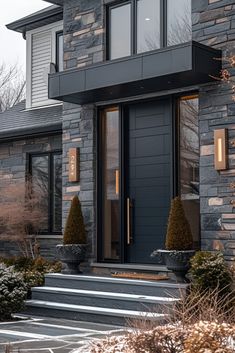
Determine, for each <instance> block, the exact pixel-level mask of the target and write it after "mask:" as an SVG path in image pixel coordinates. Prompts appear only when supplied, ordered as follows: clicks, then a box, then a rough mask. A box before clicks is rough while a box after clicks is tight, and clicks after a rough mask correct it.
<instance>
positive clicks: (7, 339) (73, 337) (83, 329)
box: [0, 317, 125, 353]
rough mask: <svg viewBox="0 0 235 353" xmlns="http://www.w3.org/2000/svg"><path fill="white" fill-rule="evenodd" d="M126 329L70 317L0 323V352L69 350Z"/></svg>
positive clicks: (55, 351)
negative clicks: (9, 347) (8, 347)
mask: <svg viewBox="0 0 235 353" xmlns="http://www.w3.org/2000/svg"><path fill="white" fill-rule="evenodd" d="M124 331H125V328H120V327H118V326H117V327H116V326H110V325H102V324H95V323H90V322H89V323H87V322H78V321H70V320H61V319H52V318H39V317H34V318H32V319H27V320H21V321H15V322H10V323H0V353H5V347H6V345H7V344H8V343H10V345H11V348H12V350H10V352H11V353H13V352H17V353H18V349H20V352H21V353H26V352H29V353H39V352H40V353H70V352H74V351H75V349H78V348H79V347H81V346H83V345H84V344H86V343H88V342H89V341H91V340H94V339H99V338H104V337H106V336H108V335H115V334H118V335H119V334H123V333H124Z"/></svg>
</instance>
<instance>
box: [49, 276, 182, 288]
mask: <svg viewBox="0 0 235 353" xmlns="http://www.w3.org/2000/svg"><path fill="white" fill-rule="evenodd" d="M46 278H56V279H73V280H77V281H88V282H89V281H92V282H102V283H120V284H131V285H137V286H153V287H164V288H176V289H186V288H187V287H188V284H185V283H174V282H170V281H150V280H139V279H138V280H137V279H127V278H117V277H115V278H113V277H108V276H107V277H105V276H102V277H101V276H89V275H64V274H62V273H50V274H47V275H46Z"/></svg>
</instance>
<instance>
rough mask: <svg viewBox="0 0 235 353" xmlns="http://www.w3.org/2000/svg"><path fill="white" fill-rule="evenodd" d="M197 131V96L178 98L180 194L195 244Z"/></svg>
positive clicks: (196, 239)
mask: <svg viewBox="0 0 235 353" xmlns="http://www.w3.org/2000/svg"><path fill="white" fill-rule="evenodd" d="M199 157H200V150H199V132H198V98H197V97H183V98H181V100H180V194H181V198H182V201H183V205H184V209H185V213H186V216H187V218H188V221H189V223H190V225H191V229H192V233H193V236H194V242H195V245H196V246H197V245H199V225H200V205H199Z"/></svg>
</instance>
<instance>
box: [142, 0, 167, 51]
mask: <svg viewBox="0 0 235 353" xmlns="http://www.w3.org/2000/svg"><path fill="white" fill-rule="evenodd" d="M160 43H161V38H160V0H138V1H137V52H138V53H142V52H146V51H149V50H154V49H158V48H160V45H161V44H160Z"/></svg>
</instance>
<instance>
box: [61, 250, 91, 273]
mask: <svg viewBox="0 0 235 353" xmlns="http://www.w3.org/2000/svg"><path fill="white" fill-rule="evenodd" d="M86 248H87V245H86V244H69V245H60V244H59V245H57V246H56V251H57V255H58V258H59V259H60V261H61V262H62V263H63V264H64V268H63V269H62V271H61V272H62V273H63V274H70V275H76V274H79V273H82V272H81V271H80V269H79V265H80V263H81V262H83V261H84V260H85V255H86Z"/></svg>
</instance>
